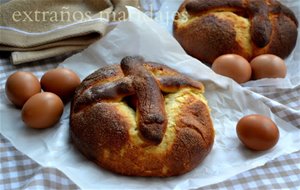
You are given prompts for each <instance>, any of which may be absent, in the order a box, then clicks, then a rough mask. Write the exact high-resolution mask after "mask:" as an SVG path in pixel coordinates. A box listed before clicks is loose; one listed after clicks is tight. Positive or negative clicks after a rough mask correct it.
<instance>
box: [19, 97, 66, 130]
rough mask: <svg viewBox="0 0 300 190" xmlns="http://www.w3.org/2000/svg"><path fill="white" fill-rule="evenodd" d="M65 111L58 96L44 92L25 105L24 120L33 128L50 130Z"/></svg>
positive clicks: (23, 110)
mask: <svg viewBox="0 0 300 190" xmlns="http://www.w3.org/2000/svg"><path fill="white" fill-rule="evenodd" d="M63 110H64V104H63V102H62V100H61V99H60V98H59V97H58V96H57V95H56V94H53V93H51V92H42V93H39V94H36V95H34V96H32V97H31V98H30V99H29V100H28V101H27V102H26V103H25V104H24V106H23V109H22V120H23V121H24V123H25V124H26V125H27V126H28V127H31V128H37V129H41V128H48V127H51V126H53V125H54V124H56V123H57V122H58V121H59V119H60V117H61V115H62V113H63Z"/></svg>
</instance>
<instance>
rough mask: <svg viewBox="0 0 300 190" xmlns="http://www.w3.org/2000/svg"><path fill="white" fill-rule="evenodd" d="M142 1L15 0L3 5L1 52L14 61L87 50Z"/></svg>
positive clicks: (23, 61)
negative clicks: (109, 26) (128, 6)
mask: <svg viewBox="0 0 300 190" xmlns="http://www.w3.org/2000/svg"><path fill="white" fill-rule="evenodd" d="M125 5H130V6H135V7H138V6H139V0H84V1H83V0H11V1H9V2H7V3H2V4H1V5H0V51H10V52H12V54H11V61H12V63H13V64H21V63H27V62H31V61H38V60H41V59H45V58H49V57H54V56H57V55H60V54H64V53H68V52H73V51H79V50H82V49H85V48H86V47H88V46H89V45H90V44H92V43H93V42H95V41H96V40H98V39H100V38H101V37H102V36H103V35H104V34H105V33H106V31H107V27H108V24H109V22H113V21H121V20H124V19H126V16H127V12H126V9H125V8H124V7H125Z"/></svg>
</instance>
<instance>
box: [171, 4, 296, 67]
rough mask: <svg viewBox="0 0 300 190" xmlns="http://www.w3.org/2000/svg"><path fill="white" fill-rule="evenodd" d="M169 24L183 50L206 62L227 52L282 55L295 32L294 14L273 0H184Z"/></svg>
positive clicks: (291, 44) (288, 49)
mask: <svg viewBox="0 0 300 190" xmlns="http://www.w3.org/2000/svg"><path fill="white" fill-rule="evenodd" d="M173 27H174V37H175V38H176V39H177V40H178V41H179V43H180V44H181V45H182V47H183V48H184V49H185V50H186V51H187V53H188V54H190V55H191V56H194V57H196V58H198V59H199V60H201V61H203V62H206V63H212V62H213V61H214V60H215V59H216V58H217V57H218V56H220V55H223V54H228V53H235V54H239V55H241V56H243V57H245V58H246V59H248V60H251V59H252V58H254V57H256V56H258V55H261V54H266V53H269V54H275V55H278V56H280V57H281V58H285V57H287V56H288V55H289V54H290V53H291V52H292V50H293V49H294V47H295V45H296V41H297V35H298V32H297V28H298V21H297V18H296V16H295V15H294V13H293V12H292V11H291V10H290V9H289V8H287V7H286V6H284V5H282V4H281V3H279V2H278V1H276V0H210V1H206V0H185V1H184V3H183V4H182V5H181V6H180V8H179V10H178V14H177V15H176V17H175V20H174V26H173Z"/></svg>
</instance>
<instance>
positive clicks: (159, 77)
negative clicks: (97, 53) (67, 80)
mask: <svg viewBox="0 0 300 190" xmlns="http://www.w3.org/2000/svg"><path fill="white" fill-rule="evenodd" d="M128 59H131V60H130V61H132V60H135V61H138V63H137V64H139V66H137V65H135V64H133V65H134V67H133V68H132V69H131V71H130V72H129V71H128V70H127V71H126V69H127V68H125V67H126V64H124V62H126V60H128ZM124 60H125V61H124ZM130 61H129V62H130ZM130 64H131V63H130ZM138 67H140V68H138ZM135 68H137V69H136V70H135ZM133 70H135V71H133ZM136 71H139V72H138V73H136ZM144 72H145V73H144ZM132 73H133V74H132ZM146 73H148V74H150V75H149V76H148V74H146ZM139 75H140V76H143V75H146V76H148V79H147V77H145V78H146V79H144V80H149V81H150V82H149V81H148V82H146V83H145V85H147V86H146V87H144V88H136V86H135V83H134V80H135V79H136V78H135V77H136V76H139ZM128 78H129V79H130V80H129V79H128ZM150 78H151V79H150ZM120 81H123V83H122V82H120ZM153 82H154V83H156V84H154V83H153ZM125 83H126V84H125ZM118 84H125V85H124V86H122V85H119V86H118ZM149 85H150V86H152V87H149ZM108 86H110V87H108ZM116 86H118V87H116ZM120 86H122V87H126V89H127V90H124V89H122V88H120ZM156 87H158V88H159V89H158V90H155V89H154V88H156ZM108 89H109V90H108ZM111 89H114V90H115V93H114V94H113V93H112V90H111ZM120 89H121V90H120ZM148 90H150V91H152V90H155V91H156V92H155V93H160V96H161V98H162V100H158V101H157V100H156V99H157V97H156V99H155V100H154V99H153V100H152V99H151V98H149V97H147V96H148V95H149V94H148V92H147V91H148ZM106 91H108V92H110V93H109V95H107V96H104V95H99V94H102V93H103V94H105V92H106ZM139 91H140V92H139ZM142 91H143V92H142ZM145 91H146V92H145ZM138 93H143V94H142V95H139V94H138ZM149 93H150V92H149ZM203 93H204V86H203V84H202V83H200V82H198V81H194V80H192V79H190V78H188V77H185V76H183V75H182V74H179V73H178V72H176V71H175V70H173V69H170V68H168V67H166V66H164V65H160V64H157V63H151V62H144V61H143V59H141V58H137V57H131V58H126V59H123V61H122V63H121V65H120V64H116V65H112V66H108V67H104V68H101V69H99V70H97V71H96V72H94V73H93V74H91V75H90V76H88V77H87V78H86V79H85V80H84V81H83V82H82V84H81V85H80V87H78V88H77V90H76V92H75V96H74V99H73V102H72V106H71V115H70V134H71V139H72V142H73V144H74V145H75V146H76V148H77V149H78V150H79V151H80V152H81V153H82V154H84V155H85V156H86V157H88V158H89V159H91V160H92V161H94V162H95V163H97V164H98V165H99V166H101V167H102V168H105V169H107V170H110V171H113V172H116V173H119V174H122V175H129V176H158V177H167V176H176V175H180V174H184V173H186V172H189V171H191V170H192V169H194V168H195V167H196V166H197V165H199V163H200V162H201V161H203V159H204V158H205V157H206V156H207V155H208V154H209V152H210V151H211V149H212V147H213V143H214V128H213V123H212V120H211V117H210V111H209V107H208V104H207V102H206V100H205V98H204V96H203ZM145 94H146V95H147V96H145ZM146 99H147V100H146ZM158 99H159V98H158ZM128 100H134V101H133V102H134V103H133V104H131V103H130V102H129V101H128ZM142 101H145V102H146V105H143V104H145V103H141V102H142ZM147 101H150V102H148V103H147ZM153 101H155V102H153ZM159 103H161V105H160V104H159ZM141 106H146V107H147V108H140V107H141ZM140 110H142V111H140ZM145 110H146V111H147V112H148V113H150V114H152V112H153V110H154V111H155V113H156V115H155V116H157V117H162V118H159V119H157V118H156V117H150V121H147V122H145V119H143V117H141V116H140V115H142V114H144V115H145V116H149V114H148V113H143V111H145ZM160 110H161V111H162V112H161V113H160ZM141 118H142V119H141ZM151 119H153V121H151ZM153 122H154V123H156V124H157V123H158V124H161V126H160V125H153ZM143 125H148V126H146V128H147V127H148V128H147V129H148V130H149V131H150V133H152V132H153V134H154V138H153V134H150V135H149V134H148V133H143V131H142V130H141V129H143V127H144V126H143ZM155 135H157V136H155ZM160 137H161V139H160Z"/></svg>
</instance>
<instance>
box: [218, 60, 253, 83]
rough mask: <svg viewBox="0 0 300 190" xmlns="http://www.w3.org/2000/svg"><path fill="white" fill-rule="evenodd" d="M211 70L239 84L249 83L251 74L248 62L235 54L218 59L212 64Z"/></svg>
mask: <svg viewBox="0 0 300 190" xmlns="http://www.w3.org/2000/svg"><path fill="white" fill-rule="evenodd" d="M212 70H213V71H214V72H216V73H218V74H220V75H223V76H227V77H229V78H232V79H233V80H235V81H236V82H237V83H239V84H241V83H245V82H247V81H249V80H250V78H251V73H252V71H251V66H250V64H249V62H248V61H247V60H246V59H245V58H244V57H242V56H240V55H236V54H225V55H222V56H220V57H218V58H217V59H216V60H215V61H214V62H213V64H212Z"/></svg>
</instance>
